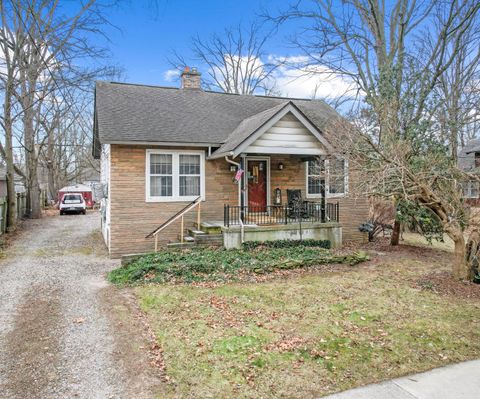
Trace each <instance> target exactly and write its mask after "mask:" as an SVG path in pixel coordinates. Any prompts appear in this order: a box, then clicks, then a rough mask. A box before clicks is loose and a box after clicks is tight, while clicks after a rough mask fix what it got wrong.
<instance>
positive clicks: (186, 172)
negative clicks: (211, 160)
mask: <svg viewBox="0 0 480 399" xmlns="http://www.w3.org/2000/svg"><path fill="white" fill-rule="evenodd" d="M204 162H205V156H204V152H203V151H167V150H147V165H146V170H147V176H146V183H147V184H146V189H147V193H146V194H147V201H148V202H163V201H193V200H194V199H196V198H198V197H199V196H201V197H204V185H205V172H204Z"/></svg>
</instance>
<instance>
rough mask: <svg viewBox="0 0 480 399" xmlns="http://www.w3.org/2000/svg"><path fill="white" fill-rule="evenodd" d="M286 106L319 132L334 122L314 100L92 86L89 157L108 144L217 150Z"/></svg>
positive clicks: (324, 106)
mask: <svg viewBox="0 0 480 399" xmlns="http://www.w3.org/2000/svg"><path fill="white" fill-rule="evenodd" d="M288 101H291V102H293V103H294V104H295V105H296V106H297V107H298V108H299V109H300V110H301V111H302V112H303V113H304V114H305V116H306V117H307V118H308V119H309V120H310V121H311V122H312V123H313V124H314V125H315V126H316V127H317V128H318V129H319V130H320V131H321V130H323V128H324V126H325V124H326V123H327V122H328V121H329V120H331V119H332V118H337V117H339V115H338V114H337V112H336V111H335V110H334V109H333V108H331V107H330V106H328V105H327V104H326V103H325V102H323V101H320V100H305V99H288V98H280V97H266V96H247V95H236V94H224V93H216V92H209V91H201V90H184V89H177V88H166V87H154V86H142V85H133V84H123V83H109V82H97V84H96V90H95V127H94V152H97V154H96V155H98V150H99V148H100V147H99V145H98V144H99V143H112V142H113V143H115V142H130V143H132V142H138V143H145V142H148V143H155V142H175V143H199V144H200V143H205V144H212V145H215V144H217V145H220V144H223V143H225V142H227V140H228V138H229V137H230V138H233V137H236V136H235V133H234V132H235V129H237V127H238V128H239V125H240V124H242V123H243V125H244V126H243V127H245V124H248V123H250V122H251V123H252V124H258V121H259V120H262V118H263V116H266V115H269V114H270V113H272V115H273V114H274V113H275V111H272V110H273V109H276V110H278V109H279V107H280V108H281V106H283V105H285V104H286V103H287V102H288ZM269 110H270V111H269ZM255 115H258V116H256V117H254V116H255ZM262 115H263V116H262ZM249 118H250V122H249Z"/></svg>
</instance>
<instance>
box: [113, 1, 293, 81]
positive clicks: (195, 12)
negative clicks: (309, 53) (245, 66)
mask: <svg viewBox="0 0 480 399" xmlns="http://www.w3.org/2000/svg"><path fill="white" fill-rule="evenodd" d="M148 3H149V1H147V0H139V1H138V0H137V1H130V2H129V3H127V4H123V5H122V6H121V7H119V8H118V9H112V11H111V12H110V13H109V15H108V18H109V20H110V21H111V22H112V24H114V25H115V26H117V27H118V28H120V29H121V31H118V30H117V29H110V28H109V29H108V35H109V37H110V39H111V41H112V43H110V45H109V46H110V49H111V51H112V54H113V60H114V62H116V63H118V64H119V65H120V66H122V67H123V68H124V69H125V75H126V76H125V80H126V81H128V82H135V83H146V84H162V85H172V82H168V81H165V79H164V73H165V72H166V71H167V70H168V69H170V68H171V67H170V65H169V64H168V61H167V58H168V56H169V55H170V54H171V51H172V49H176V50H177V51H178V52H179V53H181V54H182V55H184V56H185V58H186V59H187V60H188V59H189V58H190V59H191V57H189V55H190V38H191V37H192V36H194V35H196V34H197V33H198V34H199V35H200V36H201V37H208V36H209V35H210V34H212V33H214V32H221V31H222V30H223V29H224V28H225V27H228V26H232V25H236V24H238V23H240V22H244V23H249V22H250V21H252V20H253V19H255V16H256V14H258V13H259V12H260V10H261V8H262V7H269V8H270V9H271V8H274V9H275V8H276V7H277V5H278V4H279V2H278V1H275V0H203V1H200V0H199V1H194V0H183V1H179V0H158V4H159V5H158V10H155V9H154V8H152V7H151V6H149V5H148ZM281 42H282V40H281V37H280V35H279V36H278V37H275V38H274V39H273V40H272V41H271V43H270V44H269V51H271V52H272V53H275V54H278V53H281V54H285V53H286V49H285V48H284V47H283V46H282V45H281V44H280V43H281ZM192 64H194V62H192Z"/></svg>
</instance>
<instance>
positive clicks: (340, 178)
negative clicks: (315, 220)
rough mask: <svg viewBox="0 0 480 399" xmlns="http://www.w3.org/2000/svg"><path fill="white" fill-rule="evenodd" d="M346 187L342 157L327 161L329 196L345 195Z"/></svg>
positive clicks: (344, 166) (344, 164)
mask: <svg viewBox="0 0 480 399" xmlns="http://www.w3.org/2000/svg"><path fill="white" fill-rule="evenodd" d="M346 188H347V173H346V162H345V160H344V159H336V158H334V159H331V160H329V161H328V193H329V195H330V196H331V197H334V196H342V195H345V193H346Z"/></svg>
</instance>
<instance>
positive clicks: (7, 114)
mask: <svg viewBox="0 0 480 399" xmlns="http://www.w3.org/2000/svg"><path fill="white" fill-rule="evenodd" d="M4 106H5V109H4V123H5V164H6V177H7V231H14V230H15V229H16V226H17V206H16V205H17V195H16V193H15V168H14V163H13V144H12V137H13V134H12V131H13V130H12V129H13V126H12V87H11V83H10V81H9V82H8V83H7V85H6V88H5V105H4Z"/></svg>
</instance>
